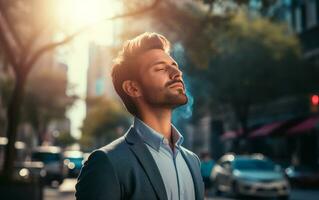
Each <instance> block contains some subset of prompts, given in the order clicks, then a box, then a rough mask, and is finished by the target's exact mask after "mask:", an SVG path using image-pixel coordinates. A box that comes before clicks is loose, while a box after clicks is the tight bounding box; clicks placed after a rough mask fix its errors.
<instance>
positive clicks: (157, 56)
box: [137, 49, 175, 69]
mask: <svg viewBox="0 0 319 200" xmlns="http://www.w3.org/2000/svg"><path fill="white" fill-rule="evenodd" d="M158 61H164V62H167V63H171V62H172V61H174V59H173V58H172V57H171V56H170V55H168V54H167V53H166V52H165V51H163V50H162V49H151V50H148V51H146V52H144V53H142V54H141V55H139V56H138V57H137V62H138V64H139V65H140V66H141V68H144V69H145V67H151V66H152V64H153V63H156V62H158ZM174 62H175V61H174Z"/></svg>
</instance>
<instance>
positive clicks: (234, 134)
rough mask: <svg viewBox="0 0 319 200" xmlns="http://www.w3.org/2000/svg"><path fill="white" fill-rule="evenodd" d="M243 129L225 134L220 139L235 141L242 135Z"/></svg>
mask: <svg viewBox="0 0 319 200" xmlns="http://www.w3.org/2000/svg"><path fill="white" fill-rule="evenodd" d="M242 132H243V131H242V129H240V130H239V131H226V132H224V134H223V135H222V136H221V137H220V138H221V139H222V140H228V139H233V138H236V137H238V136H240V135H241V134H242Z"/></svg>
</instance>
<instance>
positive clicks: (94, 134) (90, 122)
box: [81, 97, 130, 146]
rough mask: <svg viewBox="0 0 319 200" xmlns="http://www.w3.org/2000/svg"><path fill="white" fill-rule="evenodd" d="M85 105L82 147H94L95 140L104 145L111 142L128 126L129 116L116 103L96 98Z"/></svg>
mask: <svg viewBox="0 0 319 200" xmlns="http://www.w3.org/2000/svg"><path fill="white" fill-rule="evenodd" d="M87 103H88V105H89V106H88V110H87V115H86V118H85V119H84V122H83V127H82V138H81V143H82V145H85V146H91V145H92V144H93V145H96V144H94V143H96V141H97V140H99V142H101V143H104V144H105V143H108V142H111V141H113V140H114V139H116V138H118V137H119V136H121V135H122V134H123V130H125V129H126V128H127V127H128V126H129V124H130V123H129V122H130V119H129V115H128V113H127V111H126V110H125V109H124V108H123V106H122V105H121V104H120V103H119V102H118V101H115V100H108V99H105V98H104V97H96V98H91V99H88V100H87ZM101 140H102V141H101Z"/></svg>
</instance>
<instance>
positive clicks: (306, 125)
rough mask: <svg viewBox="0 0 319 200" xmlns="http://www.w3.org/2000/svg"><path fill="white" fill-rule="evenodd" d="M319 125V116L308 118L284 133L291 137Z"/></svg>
mask: <svg viewBox="0 0 319 200" xmlns="http://www.w3.org/2000/svg"><path fill="white" fill-rule="evenodd" d="M318 123H319V116H313V117H309V118H307V119H305V120H303V121H302V122H300V123H298V124H296V125H295V126H293V127H291V128H290V129H288V130H287V131H286V132H287V134H288V135H293V134H296V133H302V132H307V131H311V130H313V129H314V128H315V127H316V125H317V124H318Z"/></svg>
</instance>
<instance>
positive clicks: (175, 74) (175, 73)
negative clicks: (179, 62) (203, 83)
mask: <svg viewBox="0 0 319 200" xmlns="http://www.w3.org/2000/svg"><path fill="white" fill-rule="evenodd" d="M182 75H183V72H182V71H181V70H179V69H178V68H177V67H174V66H170V79H173V80H174V79H178V78H181V77H182Z"/></svg>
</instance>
